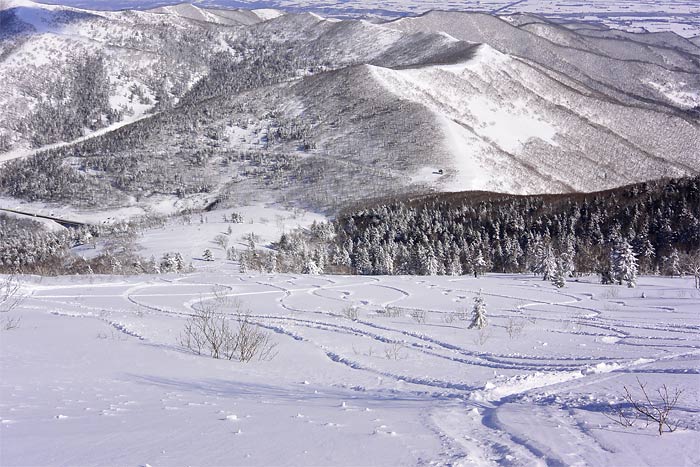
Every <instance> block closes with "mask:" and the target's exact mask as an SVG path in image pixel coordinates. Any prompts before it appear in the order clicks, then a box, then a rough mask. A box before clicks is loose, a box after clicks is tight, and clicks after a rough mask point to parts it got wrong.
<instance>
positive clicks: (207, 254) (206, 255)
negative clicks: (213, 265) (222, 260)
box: [202, 248, 214, 261]
mask: <svg viewBox="0 0 700 467" xmlns="http://www.w3.org/2000/svg"><path fill="white" fill-rule="evenodd" d="M202 259H204V261H214V255H213V254H212V253H211V250H210V249H209V248H207V249H206V250H204V254H203V255H202Z"/></svg>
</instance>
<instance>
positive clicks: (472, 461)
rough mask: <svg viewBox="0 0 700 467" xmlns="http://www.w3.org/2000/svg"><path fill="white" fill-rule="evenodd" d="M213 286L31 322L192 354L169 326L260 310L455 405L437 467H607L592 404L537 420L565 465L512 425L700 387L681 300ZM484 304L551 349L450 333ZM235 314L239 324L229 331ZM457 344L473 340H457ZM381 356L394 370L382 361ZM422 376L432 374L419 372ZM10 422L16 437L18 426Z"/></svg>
mask: <svg viewBox="0 0 700 467" xmlns="http://www.w3.org/2000/svg"><path fill="white" fill-rule="evenodd" d="M207 278H208V277H207V275H206V274H202V273H193V274H189V275H184V276H181V277H177V278H173V279H171V278H159V279H157V280H156V279H152V278H147V279H145V280H142V281H139V280H138V279H135V280H134V279H127V280H122V279H118V280H114V281H111V282H110V280H109V279H100V281H105V282H104V283H97V284H60V283H57V284H56V285H47V284H46V282H47V281H42V284H40V285H36V286H32V285H31V284H30V285H28V287H27V290H29V291H30V294H29V297H28V298H27V300H26V302H25V304H24V309H25V311H26V312H27V313H32V312H42V311H46V312H49V313H51V314H52V315H53V316H57V317H63V318H73V319H75V318H84V319H93V320H98V321H99V322H102V323H104V324H105V325H106V326H108V327H109V329H112V330H114V331H115V332H117V333H118V334H119V335H122V336H124V337H123V338H124V339H130V338H133V339H135V340H136V341H141V342H143V343H144V344H147V345H155V346H160V347H162V348H164V349H169V350H170V351H178V352H182V350H181V348H180V347H179V346H178V344H176V342H175V341H174V340H173V339H172V337H170V338H169V339H168V338H165V337H164V335H163V333H162V331H161V329H160V326H158V324H157V323H158V322H164V321H165V322H167V323H168V324H167V327H168V328H176V329H180V328H181V326H182V323H183V322H184V320H185V319H187V318H188V317H190V316H192V314H193V313H195V312H196V310H197V307H198V306H200V305H202V304H203V303H207V302H211V301H212V300H216V299H217V298H218V299H225V300H232V299H235V300H241V301H242V303H243V306H244V307H246V308H250V312H249V317H250V319H251V320H252V321H253V322H254V323H256V324H258V325H259V326H261V327H263V328H265V329H267V330H269V331H271V332H273V333H274V335H276V336H278V337H277V338H278V339H283V340H286V339H289V340H290V341H292V342H295V344H291V345H297V346H304V348H306V349H307V350H306V351H312V352H313V351H317V352H320V354H321V355H323V357H324V358H325V359H326V361H327V362H329V364H331V365H335V366H337V367H338V370H337V371H350V372H358V373H359V374H362V375H364V378H365V379H366V378H375V379H377V380H378V381H385V383H383V384H384V385H385V389H380V393H386V394H393V393H396V391H398V392H400V393H405V394H411V395H412V396H413V397H420V398H428V399H430V400H433V401H443V402H439V403H437V402H436V404H437V405H431V406H430V407H432V408H431V409H430V410H428V411H426V412H424V413H422V414H421V419H422V423H423V425H424V426H425V427H426V429H427V430H429V431H430V432H431V433H432V435H433V436H434V437H435V438H436V439H437V440H438V441H439V444H440V446H441V452H440V454H439V455H440V459H441V462H440V463H438V464H437V465H518V466H519V465H554V466H563V465H585V464H586V463H587V462H588V460H587V459H590V458H589V457H586V455H587V454H585V453H583V452H582V451H581V448H580V446H584V445H585V446H592V449H594V451H595V453H597V454H596V455H601V456H604V455H607V454H606V453H608V454H610V453H609V452H608V448H607V447H606V445H605V443H601V442H600V440H599V439H598V438H596V436H595V433H594V432H591V431H590V429H589V428H590V427H587V426H585V424H583V422H582V421H581V420H578V419H577V418H576V417H580V414H579V412H578V409H577V404H580V400H578V399H575V398H574V399H571V400H570V401H569V402H566V400H564V399H565V398H564V399H563V400H564V402H559V405H560V408H561V409H562V410H564V409H565V411H568V412H567V413H568V414H569V415H568V418H567V419H566V420H565V421H566V422H567V423H569V424H567V425H564V424H563V422H562V420H561V417H562V416H561V415H560V414H559V413H553V412H552V410H551V408H549V407H544V406H543V407H540V406H537V405H536V406H535V410H536V412H537V413H536V415H535V417H536V418H537V420H538V421H539V422H540V423H549V424H552V425H559V426H560V429H561V430H563V432H564V433H566V436H567V437H568V438H569V439H570V440H573V441H571V443H572V447H571V449H569V450H568V451H566V452H563V451H561V452H560V451H557V450H552V449H550V447H548V446H546V445H544V444H543V443H542V442H541V440H536V439H535V440H532V439H529V437H527V436H524V435H523V434H522V433H520V432H518V431H517V430H515V429H514V427H513V426H512V423H513V422H512V419H511V417H512V414H513V413H514V412H517V411H518V410H521V409H522V407H523V405H524V404H525V403H526V402H528V401H531V400H532V398H535V399H536V398H538V397H543V396H541V395H542V394H560V393H561V394H563V393H565V392H566V393H569V394H571V393H572V392H577V393H578V392H581V393H585V392H586V391H587V388H588V387H598V386H600V385H605V384H610V383H611V382H612V381H615V380H617V379H618V378H620V377H622V376H624V375H628V374H636V373H637V372H642V373H643V372H644V371H646V370H645V369H649V371H652V369H656V368H658V366H657V365H662V367H661V368H662V369H661V370H654V371H661V372H662V373H663V374H668V375H671V374H678V375H682V374H684V375H692V374H696V375H697V374H698V373H700V372H699V371H697V369H693V368H684V369H675V368H671V367H668V364H674V363H675V362H682V361H683V360H684V359H697V358H698V356H700V341H699V340H698V330H699V329H700V325H699V323H698V322H697V320H695V321H693V320H691V321H688V322H683V323H679V322H678V321H675V322H664V321H663V320H661V318H663V316H664V314H673V313H678V310H679V309H680V307H681V306H682V305H683V303H680V304H679V303H678V302H679V300H680V298H682V297H679V298H678V299H675V300H670V302H669V303H668V305H666V304H659V303H658V301H659V300H658V299H657V300H655V301H654V302H652V303H650V304H649V305H647V304H646V303H645V304H643V306H642V305H640V304H638V303H637V302H633V301H632V300H631V299H632V298H634V297H630V296H625V295H624V292H623V293H620V295H621V296H620V297H617V296H610V297H605V296H604V295H603V292H605V291H606V290H608V289H605V288H597V289H596V290H595V291H594V292H593V293H591V292H589V291H585V292H584V291H582V290H581V289H580V287H578V285H576V286H574V287H572V288H571V289H569V288H567V289H564V290H557V289H554V288H551V287H548V286H547V285H548V284H547V283H538V282H537V279H536V278H532V277H529V278H525V279H523V280H522V281H520V282H521V283H518V284H515V285H513V284H510V285H509V286H508V287H507V288H504V287H502V285H503V283H504V282H505V281H507V280H510V281H511V282H512V283H515V282H516V281H515V280H514V279H512V278H511V279H506V278H498V279H496V281H497V282H496V283H495V284H492V283H491V282H490V281H491V279H490V278H487V279H483V280H476V279H465V278H460V279H450V278H380V277H357V276H352V277H343V276H336V277H319V276H296V275H277V276H242V275H230V274H222V275H219V276H217V277H216V280H215V281H208V280H207ZM58 282H60V281H58ZM484 286H486V287H484ZM480 290H481V293H482V295H483V296H484V297H485V298H486V299H487V303H488V302H493V303H494V305H493V306H491V305H489V306H488V309H489V319H490V320H492V321H493V322H492V324H491V325H490V327H489V328H487V329H492V330H494V331H493V332H500V333H501V334H504V333H505V331H504V329H505V322H506V320H509V319H513V318H517V319H521V320H527V319H532V320H533V324H531V327H533V328H537V329H540V330H541V329H544V330H545V332H540V331H538V338H540V340H537V341H536V342H535V344H536V345H535V347H532V346H529V347H525V348H520V349H519V350H517V351H513V350H512V349H509V350H502V351H500V350H501V349H499V348H498V347H494V346H490V345H488V344H486V345H483V344H482V345H476V342H474V345H472V343H471V342H470V341H471V339H472V337H473V335H474V334H473V333H474V331H466V330H464V328H465V327H466V324H468V323H464V322H462V323H460V322H457V321H456V322H452V321H450V322H447V321H446V320H445V318H446V316H447V315H449V314H450V313H452V311H454V309H455V308H454V305H455V304H459V303H464V304H465V306H466V307H467V308H469V305H470V304H471V302H470V299H471V298H472V297H474V296H475V295H476V294H477V293H478V292H479V291H480ZM647 290H654V289H653V288H651V287H650V288H649V289H647ZM649 294H650V295H651V292H649ZM635 296H636V295H635ZM693 303H695V302H693ZM348 306H356V307H357V308H358V310H359V317H358V318H357V319H355V320H351V319H348V318H346V317H344V316H343V314H342V310H343V309H344V308H345V307H348ZM388 306H391V307H395V309H397V310H400V311H401V312H402V315H400V316H396V317H380V313H377V312H378V311H382V310H383V309H385V307H388ZM416 310H423V311H425V313H426V322H425V323H422V324H421V323H417V322H415V321H413V320H411V319H410V313H411V312H413V311H416ZM640 310H641V311H640ZM234 311H235V310H233V309H231V310H230V313H231V319H234ZM629 313H644V319H640V320H638V321H634V320H630V319H629ZM648 314H651V318H649V317H648V316H647V315H648ZM534 320H536V324H534V323H535V321H534ZM66 325H69V324H66ZM458 332H459V333H461V335H462V338H457V339H455V336H459V335H460V334H457V333H458ZM528 332H532V331H528ZM470 333H471V334H470ZM113 338H114V337H113ZM544 339H548V340H554V341H556V340H558V339H569V340H570V341H571V342H579V341H581V342H584V343H585V345H587V346H592V345H593V344H594V343H598V344H599V345H602V346H604V348H608V349H610V352H603V351H596V352H593V353H589V352H587V351H586V350H583V351H582V350H580V347H579V348H576V347H575V344H570V345H569V346H568V347H567V346H564V347H561V346H560V347H558V348H557V349H552V350H550V351H548V350H546V349H547V347H546V346H547V344H548V343H547V342H545V341H544ZM530 340H533V339H530ZM372 345H376V346H377V348H379V349H380V350H379V351H378V353H379V354H380V355H379V356H374V355H373V351H372ZM356 346H357V347H359V349H360V350H359V351H358V350H357V349H356ZM368 346H369V347H368ZM382 347H383V348H384V349H385V352H386V358H382V357H381V349H382ZM392 348H393V352H394V360H391V359H390V349H392ZM363 349H368V350H366V351H363ZM387 349H389V350H387ZM526 349H530V350H529V351H526ZM202 358H203V357H202ZM415 362H421V363H420V365H419V368H417V367H416V363H415ZM664 365H666V366H664ZM465 368H467V369H468V370H467V371H465V370H464V369H465ZM460 369H461V370H460ZM472 373H473V374H475V376H474V377H473V378H472V379H465V376H464V375H469V374H472ZM387 382H391V383H390V384H389V383H387ZM347 386H348V389H349V390H351V391H352V392H359V393H364V392H366V391H368V390H369V388H367V387H366V386H364V385H361V384H360V385H355V386H351V387H350V384H348V385H347ZM373 391H374V390H373ZM387 391H388V392H387ZM166 409H167V407H166ZM115 414H118V412H115ZM5 420H6V419H5V418H3V424H5V425H7V426H10V425H11V424H12V423H14V422H12V421H9V422H7V423H6V422H5ZM7 420H9V419H7ZM382 430H384V429H382ZM382 430H379V431H378V432H379V433H382V432H383V431H382ZM387 430H388V429H387ZM385 431H386V430H385ZM386 432H387V433H390V434H391V433H393V432H391V431H390V430H389V431H386ZM576 446H579V447H578V448H577V447H576ZM430 465H436V464H434V463H431V464H430Z"/></svg>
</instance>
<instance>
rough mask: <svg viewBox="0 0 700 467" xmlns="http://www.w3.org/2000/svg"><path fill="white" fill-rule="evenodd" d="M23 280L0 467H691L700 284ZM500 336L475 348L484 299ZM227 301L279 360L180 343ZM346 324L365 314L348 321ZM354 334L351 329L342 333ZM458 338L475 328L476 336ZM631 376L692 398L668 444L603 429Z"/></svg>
mask: <svg viewBox="0 0 700 467" xmlns="http://www.w3.org/2000/svg"><path fill="white" fill-rule="evenodd" d="M201 264H202V266H201V267H198V268H197V269H196V270H195V271H194V272H192V273H189V274H183V275H161V276H140V277H139V276H137V277H109V276H103V277H100V276H85V277H64V278H39V277H25V278H22V280H21V291H20V295H21V296H23V297H24V299H23V301H22V302H21V304H20V306H19V307H18V308H16V309H15V310H14V311H12V312H11V313H12V314H13V315H15V316H17V317H19V318H20V319H21V321H20V323H19V326H18V327H17V328H16V329H12V330H9V331H5V330H3V331H1V332H0V346H1V347H0V349H1V353H0V355H1V359H0V364H1V365H2V366H1V372H2V379H1V382H0V419H2V420H1V422H0V430H1V431H0V435H1V436H0V439H1V440H2V454H0V456H1V457H0V463H2V465H147V464H148V465H193V464H196V465H330V464H332V465H515V466H520V465H598V466H603V465H617V466H621V465H697V464H698V462H699V461H700V435H699V434H698V430H700V376H699V375H698V373H699V370H698V368H699V365H698V359H699V358H700V350H699V349H700V337H699V335H700V334H699V333H698V330H699V328H700V319H699V316H698V309H699V308H700V294H699V293H698V290H696V289H694V288H693V283H692V278H658V277H643V278H640V279H639V282H638V287H637V288H634V289H629V288H626V287H621V286H602V285H599V284H598V280H597V278H595V277H582V278H580V279H579V280H578V281H570V282H569V283H568V285H567V287H566V288H563V289H556V288H554V287H553V286H552V285H550V284H549V283H548V282H543V281H542V280H541V278H538V277H534V276H529V275H487V276H485V277H480V278H478V279H477V278H473V277H468V276H462V277H456V278H455V277H408V276H398V277H358V276H304V275H283V274H278V275H242V274H240V273H238V272H237V271H233V267H232V266H231V265H230V264H227V262H224V261H216V262H213V263H201ZM480 290H482V296H483V297H484V298H485V301H486V304H487V319H488V326H487V327H486V328H485V329H484V330H483V331H478V330H470V329H467V327H468V325H469V319H470V317H471V316H470V315H471V309H472V305H473V299H474V297H475V296H476V294H477V293H479V291H480ZM214 301H218V302H217V303H220V304H221V307H222V311H223V313H226V314H228V315H229V317H230V318H231V319H233V317H234V316H233V313H234V311H235V309H236V306H234V305H233V303H234V301H239V302H240V305H239V309H244V310H249V311H250V319H251V320H253V321H254V322H255V323H257V324H259V325H260V326H262V327H264V329H266V330H267V331H268V332H269V333H270V336H271V340H272V342H273V343H274V344H275V345H276V347H275V349H274V354H273V355H274V358H266V359H263V360H257V359H256V360H253V361H251V362H248V363H241V362H238V361H235V360H234V361H228V360H217V359H213V358H210V357H209V356H198V355H195V354H193V353H192V352H190V351H188V350H187V349H185V348H184V347H182V346H181V345H180V344H178V341H179V336H180V335H181V333H182V332H183V328H184V325H185V323H186V321H187V319H188V317H189V316H190V315H192V314H193V313H196V310H198V309H199V307H200V306H201V305H202V304H203V303H212V302H214ZM350 306H354V307H356V308H355V309H356V310H357V313H358V316H357V318H355V319H352V318H354V317H353V316H351V315H348V312H347V310H348V307H350ZM348 316H349V317H348ZM465 319H466V320H465ZM636 378H639V380H640V381H641V382H642V383H644V384H646V385H647V389H648V392H649V395H650V397H651V398H652V400H653V401H656V400H657V399H658V397H656V396H657V394H656V389H657V388H660V387H661V386H662V385H664V384H665V385H667V386H668V388H669V390H671V389H672V388H679V389H682V390H683V393H682V395H681V398H680V399H679V402H678V404H677V406H676V407H675V409H674V410H673V412H672V413H671V417H672V418H673V419H674V420H677V421H678V424H679V428H678V429H677V430H676V431H675V432H673V433H664V434H663V436H659V435H658V433H656V432H655V430H656V429H655V427H653V426H649V427H645V423H644V422H642V421H638V422H637V423H636V424H635V426H634V427H630V428H627V427H623V426H621V425H619V424H617V423H615V422H613V421H612V420H611V419H610V418H608V417H606V413H608V414H610V413H611V412H610V411H611V406H613V407H620V405H619V404H621V403H622V402H624V401H623V400H622V396H623V395H624V389H623V387H625V386H626V387H627V388H629V389H630V391H631V392H632V394H633V395H634V396H635V397H642V394H641V392H640V390H639V387H638V385H637V382H636Z"/></svg>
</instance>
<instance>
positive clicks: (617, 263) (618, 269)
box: [612, 241, 637, 288]
mask: <svg viewBox="0 0 700 467" xmlns="http://www.w3.org/2000/svg"><path fill="white" fill-rule="evenodd" d="M612 266H613V279H614V280H615V282H617V283H618V284H623V283H624V284H627V287H630V288H633V287H635V286H636V285H637V257H636V256H635V255H634V251H633V250H632V246H631V245H630V244H629V243H628V242H626V241H623V242H621V243H620V244H619V245H618V246H617V248H615V250H613V253H612Z"/></svg>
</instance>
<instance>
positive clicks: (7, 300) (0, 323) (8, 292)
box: [0, 276, 24, 331]
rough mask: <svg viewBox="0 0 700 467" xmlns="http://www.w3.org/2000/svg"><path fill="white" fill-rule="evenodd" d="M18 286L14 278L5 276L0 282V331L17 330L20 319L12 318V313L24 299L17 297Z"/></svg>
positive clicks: (17, 317)
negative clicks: (0, 314)
mask: <svg viewBox="0 0 700 467" xmlns="http://www.w3.org/2000/svg"><path fill="white" fill-rule="evenodd" d="M19 289H20V284H19V281H18V280H17V279H16V278H15V277H14V276H7V277H5V278H4V279H1V280H0V313H2V316H1V317H0V329H3V330H5V331H11V330H12V329H17V328H18V327H19V325H20V321H21V318H20V317H19V316H12V315H10V312H12V311H13V310H14V309H15V308H17V307H18V306H19V305H20V303H22V300H23V299H24V297H21V296H20V295H19Z"/></svg>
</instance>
